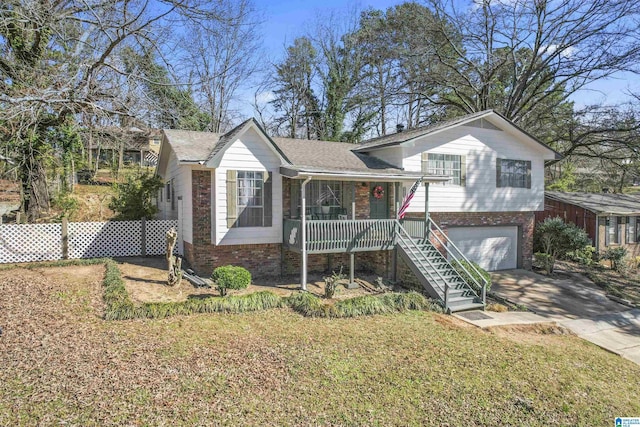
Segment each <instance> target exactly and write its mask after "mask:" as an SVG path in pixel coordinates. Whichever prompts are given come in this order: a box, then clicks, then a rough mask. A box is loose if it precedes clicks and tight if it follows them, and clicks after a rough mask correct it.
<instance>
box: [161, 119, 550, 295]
mask: <svg viewBox="0 0 640 427" xmlns="http://www.w3.org/2000/svg"><path fill="white" fill-rule="evenodd" d="M163 133H164V136H163V140H162V146H161V150H160V156H159V161H158V167H157V173H158V175H159V176H161V177H162V179H163V180H164V182H165V188H164V190H163V191H162V192H161V194H159V195H158V207H159V217H160V218H165V219H174V218H175V219H178V220H179V228H180V230H179V236H180V237H179V239H180V244H181V245H182V247H183V251H184V255H185V257H186V259H187V260H188V262H189V263H190V264H191V265H192V266H193V267H194V268H195V269H196V270H198V271H200V272H202V273H203V274H210V272H211V270H212V268H213V267H215V266H218V265H224V264H236V265H243V266H245V267H246V268H248V269H249V270H250V271H251V272H252V273H253V274H254V275H279V274H283V273H292V272H296V271H301V275H302V283H303V285H304V284H306V272H307V271H327V270H330V269H332V268H336V267H337V265H338V264H343V265H354V264H355V267H356V268H358V267H359V268H368V269H370V270H373V271H375V272H376V273H377V274H380V275H394V276H395V275H397V274H404V273H406V271H405V272H403V271H398V269H399V263H398V262H397V261H398V259H397V258H396V257H394V254H395V253H396V252H400V255H401V256H402V260H403V261H404V264H403V265H405V266H408V267H409V270H411V271H412V272H413V273H414V274H416V275H417V276H420V274H422V276H425V275H430V276H429V277H426V276H425V277H426V278H425V277H423V278H422V279H424V280H422V279H420V277H418V278H419V279H420V281H422V282H423V284H424V283H425V282H428V281H431V282H433V281H434V280H436V279H437V280H440V279H442V277H443V276H444V275H445V274H449V273H442V272H439V271H435V270H437V268H436V267H434V268H435V270H429V268H431V267H430V266H431V265H432V264H431V263H432V261H433V259H431V258H432V257H437V256H439V254H438V251H434V250H431V251H429V248H428V247H427V246H429V245H431V241H428V240H425V239H424V237H425V234H429V236H430V237H431V240H432V241H433V244H432V246H435V248H437V249H440V252H443V253H446V254H447V257H448V258H450V259H451V258H453V257H454V256H455V254H454V252H455V251H454V249H453V244H454V243H455V244H456V245H457V246H458V247H459V248H460V250H461V251H462V252H465V253H466V254H467V256H468V257H469V258H471V259H472V260H474V261H477V262H479V263H480V265H482V266H483V267H485V268H487V269H489V270H499V269H506V268H516V267H523V268H529V267H530V265H531V257H532V236H533V226H534V212H535V211H538V210H542V209H543V206H544V205H543V203H544V161H545V160H547V159H554V158H556V157H557V156H558V154H557V153H555V152H554V151H553V150H551V149H550V148H548V147H547V146H545V145H543V144H542V143H540V142H539V141H538V140H536V139H535V138H533V137H531V136H530V135H528V134H527V133H525V132H524V131H522V130H521V129H519V128H518V127H517V126H515V125H513V124H512V123H511V122H509V121H508V120H506V119H505V118H504V117H502V116H501V115H499V114H497V113H495V112H493V111H485V112H481V113H476V114H472V115H468V116H465V117H461V118H458V119H455V120H452V121H449V122H446V123H441V124H439V125H437V126H431V127H424V128H420V129H410V130H407V131H404V132H400V133H396V134H392V135H387V136H384V137H380V138H376V139H373V140H370V141H367V142H365V143H362V144H348V143H342V142H329V141H306V140H297V139H287V138H271V137H269V135H267V134H266V133H265V132H264V131H263V129H262V128H261V127H260V126H259V125H258V123H257V122H256V121H255V120H253V119H250V120H247V121H245V122H244V123H242V124H241V125H240V126H238V127H236V128H235V129H233V130H232V131H230V132H228V133H226V134H222V135H221V134H213V133H203V132H191V131H177V130H165V131H163ZM418 177H423V182H424V183H426V184H427V185H425V186H421V187H420V188H419V189H418V192H417V193H416V194H415V197H414V198H413V201H412V203H411V205H410V207H409V209H408V213H407V217H406V218H405V220H404V221H403V222H402V226H401V225H400V223H399V222H398V221H396V220H395V216H396V212H397V209H398V207H399V206H400V204H401V201H402V199H403V197H404V196H405V194H406V193H407V191H408V190H409V188H410V187H411V186H412V185H413V183H414V182H415V181H416V179H417V178H418ZM425 195H428V197H425ZM426 211H428V212H429V215H430V223H429V224H430V226H429V228H428V229H426V228H425V226H424V224H425V219H426V218H425V212H426ZM437 225H439V226H440V227H442V230H437V227H436V226H437ZM409 235H410V237H412V238H413V239H409V240H407V237H409ZM447 235H448V237H449V238H450V239H451V241H448V240H447ZM418 237H422V240H420V239H418ZM434 239H436V240H437V239H440V241H438V242H436V241H435V240H434ZM413 241H416V242H418V243H419V245H422V246H420V247H417V246H416V247H414V246H415V245H414V243H413ZM303 242H304V243H303ZM403 242H404V243H403ZM400 243H402V245H401V247H398V246H397V245H400ZM407 245H408V246H411V247H407ZM396 247H398V248H399V251H391V250H390V249H394V248H396ZM431 249H434V248H431ZM356 253H357V257H356V256H355V254H356ZM416 257H418V258H420V259H416ZM354 258H355V259H354ZM440 263H441V264H443V265H444V264H447V262H446V260H440ZM400 267H402V265H400ZM350 270H351V271H353V269H350ZM401 270H402V269H401ZM405 270H406V268H405ZM427 270H428V271H427ZM441 273H442V274H441ZM436 276H437V277H436ZM425 286H426V285H425ZM447 288H448V285H441V286H439V290H436V291H434V290H433V289H432V291H433V293H437V294H438V295H440V297H441V298H444V299H446V298H447V296H445V295H444V294H443V292H445V290H446V289H447ZM447 292H448V291H447ZM445 293H446V292H445ZM447 295H448V294H447ZM461 304H462V303H461Z"/></svg>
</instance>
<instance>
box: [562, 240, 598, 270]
mask: <svg viewBox="0 0 640 427" xmlns="http://www.w3.org/2000/svg"><path fill="white" fill-rule="evenodd" d="M567 257H568V258H569V259H570V260H571V261H575V262H577V263H580V264H582V265H591V264H593V261H594V259H595V258H596V248H594V247H593V246H591V245H589V246H585V247H584V248H580V249H576V250H575V251H571V252H568V253H567Z"/></svg>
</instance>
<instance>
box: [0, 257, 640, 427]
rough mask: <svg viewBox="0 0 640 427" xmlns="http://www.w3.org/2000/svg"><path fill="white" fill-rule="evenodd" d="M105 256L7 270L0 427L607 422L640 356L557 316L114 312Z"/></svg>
mask: <svg viewBox="0 0 640 427" xmlns="http://www.w3.org/2000/svg"><path fill="white" fill-rule="evenodd" d="M104 270H105V269H104V266H103V265H86V266H74V267H55V268H38V269H33V270H26V269H13V270H6V271H0V327H2V329H3V333H2V335H1V336H0V366H1V367H2V368H1V369H0V425H12V426H13V425H24V426H31V425H101V426H102V425H218V424H222V425H224V424H228V425H383V426H387V425H438V426H440V425H447V424H448V425H452V426H453V425H491V426H492V425H530V426H550V425H586V426H592V425H610V424H612V421H613V418H614V417H616V416H635V415H637V414H640V401H639V400H638V399H637V396H639V395H640V383H639V382H638V377H639V376H640V367H639V366H637V365H635V364H633V363H632V362H629V361H627V360H625V359H622V358H620V357H618V356H615V355H612V354H610V353H607V352H605V351H603V350H601V349H599V348H598V347H595V346H593V345H591V344H589V343H587V342H585V341H582V340H580V339H578V338H576V337H574V336H571V335H566V334H558V332H562V331H561V330H560V329H558V328H510V329H508V330H500V329H498V330H494V331H492V332H483V331H481V330H478V329H476V328H473V327H470V326H467V325H466V324H464V323H461V322H459V321H457V320H456V319H454V318H452V317H450V316H446V315H439V314H434V313H428V312H417V311H411V312H407V313H404V314H393V315H385V316H370V317H362V318H355V319H318V318H308V317H303V316H301V315H299V314H296V313H295V312H293V311H291V310H290V309H274V310H268V311H261V312H254V313H247V314H199V315H192V316H175V317H171V318H167V319H162V320H149V319H147V320H133V321H105V320H103V313H104V303H103V300H102V291H103V288H102V277H103V275H104Z"/></svg>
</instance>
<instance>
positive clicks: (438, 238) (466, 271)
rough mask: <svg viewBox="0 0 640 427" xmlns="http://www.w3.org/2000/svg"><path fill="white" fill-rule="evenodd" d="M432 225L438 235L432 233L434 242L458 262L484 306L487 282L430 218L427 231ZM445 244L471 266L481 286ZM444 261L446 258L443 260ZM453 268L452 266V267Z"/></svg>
mask: <svg viewBox="0 0 640 427" xmlns="http://www.w3.org/2000/svg"><path fill="white" fill-rule="evenodd" d="M432 224H433V226H434V227H435V229H436V230H437V231H439V233H434V236H435V238H436V240H438V243H440V245H442V246H443V247H444V248H445V249H446V250H447V252H449V254H451V257H452V258H453V259H454V260H455V261H457V262H458V265H459V266H460V267H462V270H463V271H464V272H465V273H467V276H469V277H470V278H471V280H473V282H474V283H475V285H476V286H477V287H478V288H480V289H481V291H482V303H483V304H485V303H486V298H487V296H486V295H487V285H488V283H489V282H488V281H487V279H485V278H484V277H483V276H482V274H481V273H480V271H479V270H478V269H477V268H476V267H475V266H474V265H473V264H472V263H471V261H469V259H468V258H467V257H466V256H465V255H464V254H463V253H462V251H461V250H460V249H458V247H457V246H456V245H455V243H453V241H452V240H451V239H449V237H448V236H447V235H446V234H445V233H444V231H442V229H441V228H440V227H439V226H438V224H436V223H435V221H434V220H432V219H431V218H428V219H427V227H429V228H428V229H431V225H432ZM438 234H439V235H441V236H443V237H444V240H445V242H443V241H442V240H440V237H438ZM428 235H429V236H430V235H431V233H428ZM447 243H449V244H451V247H452V248H453V249H455V250H456V252H458V254H459V255H460V257H462V259H463V260H464V261H466V262H467V265H469V266H471V268H472V269H473V271H474V272H475V273H476V274H477V275H478V277H480V279H481V280H482V284H480V283H479V282H478V281H477V280H476V278H475V277H474V276H473V275H471V273H469V271H468V270H467V269H466V267H465V266H464V265H463V264H461V263H460V262H459V259H458V257H457V256H456V255H455V254H453V253H452V252H451V250H450V249H449V247H448V246H447ZM445 259H446V258H445ZM452 267H453V266H452ZM472 291H473V293H476V292H475V290H474V289H472ZM476 296H478V294H477V293H476Z"/></svg>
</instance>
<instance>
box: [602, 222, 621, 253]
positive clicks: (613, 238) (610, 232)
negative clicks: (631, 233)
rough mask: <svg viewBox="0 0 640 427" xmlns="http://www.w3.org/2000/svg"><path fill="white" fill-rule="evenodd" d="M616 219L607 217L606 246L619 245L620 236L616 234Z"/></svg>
mask: <svg viewBox="0 0 640 427" xmlns="http://www.w3.org/2000/svg"><path fill="white" fill-rule="evenodd" d="M619 222H620V221H618V217H617V216H609V217H607V221H606V227H607V234H606V242H605V243H606V245H607V246H609V245H617V244H618V243H620V234H619V233H618V223H619Z"/></svg>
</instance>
